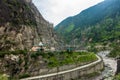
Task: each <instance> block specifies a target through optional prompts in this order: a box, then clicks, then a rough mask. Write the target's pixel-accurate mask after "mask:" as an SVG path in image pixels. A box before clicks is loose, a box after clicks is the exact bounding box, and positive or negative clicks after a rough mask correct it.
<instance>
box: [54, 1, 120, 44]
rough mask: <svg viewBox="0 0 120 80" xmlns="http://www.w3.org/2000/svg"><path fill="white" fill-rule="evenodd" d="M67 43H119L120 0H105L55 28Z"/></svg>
mask: <svg viewBox="0 0 120 80" xmlns="http://www.w3.org/2000/svg"><path fill="white" fill-rule="evenodd" d="M55 30H56V32H57V33H58V34H59V35H61V36H62V37H63V38H64V40H65V42H66V43H69V44H70V43H73V42H74V41H76V42H77V43H80V42H81V43H83V42H84V43H85V44H90V43H92V44H93V43H95V44H96V43H102V44H109V43H112V44H114V43H119V42H120V0H105V1H103V2H101V3H99V4H97V5H95V6H92V7H90V8H88V9H86V10H84V11H82V12H81V13H79V14H78V15H75V16H72V17H68V18H67V19H65V20H63V21H62V22H61V23H59V24H58V25H57V26H56V27H55Z"/></svg>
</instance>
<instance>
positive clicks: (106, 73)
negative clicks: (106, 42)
mask: <svg viewBox="0 0 120 80" xmlns="http://www.w3.org/2000/svg"><path fill="white" fill-rule="evenodd" d="M109 53H110V51H101V52H99V53H98V55H99V56H101V57H102V59H103V62H104V65H105V68H104V70H103V72H102V73H101V74H100V76H97V77H95V78H93V79H91V80H112V79H113V76H114V75H115V72H116V69H117V61H116V60H115V59H113V58H108V57H107V55H108V54H109Z"/></svg>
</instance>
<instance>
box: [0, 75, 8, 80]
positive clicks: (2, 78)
mask: <svg viewBox="0 0 120 80" xmlns="http://www.w3.org/2000/svg"><path fill="white" fill-rule="evenodd" d="M0 80H8V78H7V76H4V75H1V74H0Z"/></svg>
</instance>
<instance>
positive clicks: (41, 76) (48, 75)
mask: <svg viewBox="0 0 120 80" xmlns="http://www.w3.org/2000/svg"><path fill="white" fill-rule="evenodd" d="M96 56H97V58H98V60H97V61H95V62H92V63H89V64H87V65H84V66H80V67H77V68H74V69H70V70H66V71H61V72H58V73H52V74H46V75H40V76H35V77H29V78H25V79H21V80H33V79H40V78H44V77H50V76H55V75H60V74H65V73H69V72H72V71H76V70H79V69H83V68H86V67H88V66H91V65H94V64H96V63H98V62H100V61H101V60H102V59H101V58H100V57H99V56H98V55H96Z"/></svg>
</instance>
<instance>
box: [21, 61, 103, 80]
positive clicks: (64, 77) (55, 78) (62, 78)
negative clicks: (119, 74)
mask: <svg viewBox="0 0 120 80" xmlns="http://www.w3.org/2000/svg"><path fill="white" fill-rule="evenodd" d="M103 68H104V63H103V61H102V60H100V61H98V62H97V63H94V64H92V65H89V66H87V67H84V68H82V67H81V68H78V69H77V70H71V71H69V72H64V73H62V72H58V73H57V74H55V75H51V76H48V77H46V76H44V75H43V76H42V77H32V78H27V79H23V80H72V79H80V78H81V77H82V76H84V75H87V74H90V73H94V72H99V71H101V70H102V69H103Z"/></svg>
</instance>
